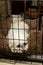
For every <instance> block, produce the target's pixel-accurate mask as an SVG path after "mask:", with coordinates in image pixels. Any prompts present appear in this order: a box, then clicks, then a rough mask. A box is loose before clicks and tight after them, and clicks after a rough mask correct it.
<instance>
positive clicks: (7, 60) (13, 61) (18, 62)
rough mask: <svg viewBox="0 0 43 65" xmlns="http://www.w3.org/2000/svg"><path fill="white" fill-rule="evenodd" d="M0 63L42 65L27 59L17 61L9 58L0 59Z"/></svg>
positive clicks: (7, 64) (5, 64) (8, 64)
mask: <svg viewBox="0 0 43 65" xmlns="http://www.w3.org/2000/svg"><path fill="white" fill-rule="evenodd" d="M0 65H42V63H38V62H29V61H19V60H18V61H17V60H9V59H0Z"/></svg>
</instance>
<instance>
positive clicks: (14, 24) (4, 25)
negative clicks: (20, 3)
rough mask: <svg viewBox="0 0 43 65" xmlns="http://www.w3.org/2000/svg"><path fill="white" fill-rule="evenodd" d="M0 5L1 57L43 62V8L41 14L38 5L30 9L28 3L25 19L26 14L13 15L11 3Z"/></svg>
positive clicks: (3, 2) (4, 2) (6, 2)
mask: <svg viewBox="0 0 43 65" xmlns="http://www.w3.org/2000/svg"><path fill="white" fill-rule="evenodd" d="M28 2H29V1H28ZM38 2H39V1H38ZM0 3H1V4H0V56H1V55H2V56H3V54H4V55H5V56H6V55H8V56H7V57H11V56H12V58H14V56H15V58H16V56H17V57H18V58H19V57H21V58H22V59H23V60H27V61H28V60H32V61H39V62H41V61H43V41H42V40H43V6H42V8H41V10H42V13H41V11H40V10H39V9H38V8H39V7H38V3H37V6H35V4H34V6H33V4H32V6H30V5H29V6H30V7H28V8H27V6H28V5H27V3H26V11H25V13H26V16H25V19H24V15H25V13H20V14H16V15H15V14H11V11H12V10H11V7H10V5H11V2H10V1H0ZM39 3H40V2H39ZM27 10H28V11H27ZM38 10H39V11H38ZM13 12H14V11H13ZM22 12H23V10H22ZM23 57H24V58H23ZM25 57H26V58H25ZM21 58H19V59H21ZM22 59H21V60H22Z"/></svg>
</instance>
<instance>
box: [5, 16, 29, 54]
mask: <svg viewBox="0 0 43 65" xmlns="http://www.w3.org/2000/svg"><path fill="white" fill-rule="evenodd" d="M18 16H19V17H20V15H18ZM12 17H13V18H12V19H13V23H11V27H10V30H9V32H8V35H7V37H6V38H8V39H9V48H10V49H11V51H12V52H18V53H22V50H25V51H27V49H28V44H26V46H24V45H23V43H24V42H25V43H27V42H28V41H27V37H28V36H29V35H28V33H27V31H28V29H29V26H28V25H27V24H26V23H24V21H21V20H22V17H20V18H17V15H12ZM15 17H16V18H15ZM18 24H19V29H20V30H19V33H18ZM24 25H25V29H27V30H25V32H24V30H21V29H24ZM12 28H13V29H12ZM14 28H15V29H14ZM16 28H17V29H16ZM24 35H25V41H24ZM18 36H19V37H18ZM11 39H12V40H11ZM13 39H23V40H13ZM19 44H20V45H21V47H20V48H18V47H17V45H19ZM14 49H15V50H14Z"/></svg>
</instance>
